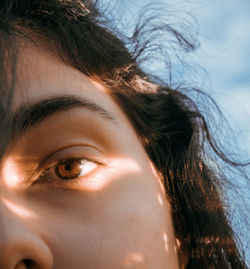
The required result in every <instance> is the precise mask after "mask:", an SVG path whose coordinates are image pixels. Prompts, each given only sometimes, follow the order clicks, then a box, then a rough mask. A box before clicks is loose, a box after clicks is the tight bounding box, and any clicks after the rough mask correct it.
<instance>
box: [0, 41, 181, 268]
mask: <svg viewBox="0 0 250 269" xmlns="http://www.w3.org/2000/svg"><path fill="white" fill-rule="evenodd" d="M14 111H15V134H16V135H15V137H14V138H13V139H12V141H11V143H10V145H9V147H8V150H7V152H6V154H5V156H4V158H3V160H2V163H1V178H0V268H5V269H14V268H15V269H21V268H22V269H23V268H38V269H40V268H41V269H49V268H50V269H51V268H55V269H64V268H65V269H79V268H86V269H92V268H93V269H118V268H152V269H158V268H159V269H162V268H171V269H174V268H178V261H177V254H176V247H175V238H174V232H173V227H172V221H171V216H170V209H169V205H168V202H167V200H166V197H165V194H164V190H163V188H162V186H161V184H160V180H159V177H158V176H157V174H156V173H155V171H154V169H153V167H152V165H151V163H150V160H149V159H148V157H147V154H146V152H145V150H144V148H143V147H142V145H141V144H140V142H139V139H138V137H137V135H136V133H135V131H134V130H133V128H132V126H131V124H130V123H129V121H128V119H127V118H126V116H125V114H124V113H123V112H122V111H121V109H120V108H119V106H118V105H117V104H116V103H115V101H114V100H113V99H112V98H111V96H110V95H109V94H108V93H107V91H106V90H105V88H104V87H103V86H101V85H99V84H98V83H96V82H94V81H91V80H90V79H89V78H87V77H86V76H84V75H83V74H82V73H80V72H79V71H78V70H76V69H74V68H72V67H70V66H68V65H66V64H65V63H63V62H62V61H61V60H60V59H59V58H57V57H55V56H53V55H52V54H49V53H48V52H45V50H43V49H41V48H40V49H39V48H35V47H32V46H26V47H25V48H24V49H22V52H21V53H20V56H19V62H18V73H17V90H16V93H15V98H14ZM31 261H32V262H31ZM29 265H30V267H29ZM32 265H36V266H37V267H35V266H34V267H32Z"/></svg>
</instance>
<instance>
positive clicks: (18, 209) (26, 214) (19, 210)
mask: <svg viewBox="0 0 250 269" xmlns="http://www.w3.org/2000/svg"><path fill="white" fill-rule="evenodd" d="M2 201H3V202H4V204H5V205H6V206H7V207H8V208H9V209H10V210H11V211H12V212H13V213H14V214H15V215H17V216H19V217H22V218H29V219H35V218H37V217H38V216H37V215H36V214H35V213H34V212H32V211H30V210H28V209H26V208H24V207H22V206H20V205H18V204H16V203H13V202H11V201H9V200H7V199H5V198H2Z"/></svg>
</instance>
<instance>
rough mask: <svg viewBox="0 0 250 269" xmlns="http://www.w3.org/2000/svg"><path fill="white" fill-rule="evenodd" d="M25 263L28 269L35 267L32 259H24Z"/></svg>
mask: <svg viewBox="0 0 250 269" xmlns="http://www.w3.org/2000/svg"><path fill="white" fill-rule="evenodd" d="M23 263H24V264H25V266H26V267H27V268H32V266H34V262H33V261H32V260H30V259H24V260H23Z"/></svg>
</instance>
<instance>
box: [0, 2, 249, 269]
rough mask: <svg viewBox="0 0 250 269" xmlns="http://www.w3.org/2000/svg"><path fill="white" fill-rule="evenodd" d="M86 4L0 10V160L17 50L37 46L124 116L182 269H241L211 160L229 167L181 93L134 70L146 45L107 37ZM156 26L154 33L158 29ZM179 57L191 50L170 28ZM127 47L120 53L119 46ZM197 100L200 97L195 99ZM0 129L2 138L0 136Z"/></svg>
mask: <svg viewBox="0 0 250 269" xmlns="http://www.w3.org/2000/svg"><path fill="white" fill-rule="evenodd" d="M108 25H109V24H108V23H107V20H106V19H105V17H104V16H103V14H102V13H101V12H100V11H99V10H98V3H97V2H94V1H90V0H63V1H62V0H61V1H60V0H4V1H2V2H1V7H0V50H1V53H0V57H1V58H0V69H1V73H0V79H1V85H0V87H1V89H0V98H1V100H0V101H1V102H0V120H1V121H0V124H1V126H0V130H1V152H2V154H3V152H4V147H5V145H6V144H7V140H8V139H10V137H11V134H10V133H9V132H10V129H11V128H10V127H11V109H10V107H11V102H12V95H13V91H14V90H15V63H16V61H17V58H18V44H19V42H22V41H23V40H28V41H29V42H34V43H36V42H43V43H42V44H43V45H44V46H46V47H49V49H50V50H52V51H53V53H55V54H58V55H59V56H60V57H61V59H62V60H63V61H64V62H66V63H67V64H68V65H71V66H73V67H75V68H77V69H78V70H80V71H81V72H82V73H84V74H85V75H87V76H88V77H91V78H93V79H95V80H97V81H99V82H100V83H102V84H103V85H104V86H105V87H106V88H107V89H108V91H109V93H110V94H111V95H112V96H113V98H115V100H116V102H117V103H118V104H119V105H120V107H121V108H122V109H123V111H124V112H125V113H126V115H127V117H128V118H129V120H130V122H131V123H132V125H133V127H134V129H135V130H136V132H137V134H138V136H139V138H140V140H141V143H142V144H143V146H144V148H145V150H146V152H147V154H148V156H149V157H150V159H151V160H152V162H153V164H154V166H155V167H156V169H157V170H158V172H159V173H160V175H161V179H162V182H163V183H164V186H165V190H166V196H167V199H168V200H169V202H170V204H171V207H172V217H173V221H174V227H175V234H176V237H177V238H179V240H180V241H181V242H182V246H183V252H184V253H186V255H187V262H186V265H185V268H203V269H204V268H220V269H223V268H225V269H226V268H227V269H229V268H237V269H240V268H242V269H243V268H247V265H246V264H245V261H244V257H243V254H242V252H241V251H239V246H238V243H237V242H238V241H237V240H236V236H235V234H234V231H233V229H232V227H231V225H230V222H229V220H228V213H227V211H226V209H225V205H224V200H223V184H224V183H225V182H227V180H226V176H225V175H223V174H222V173H220V172H219V170H218V168H217V167H215V165H214V163H215V162H216V160H222V161H223V162H225V163H227V164H229V165H231V166H237V165H238V166H239V165H240V164H237V163H236V162H234V161H231V160H230V159H229V158H227V156H226V155H225V154H224V153H223V152H222V151H221V150H220V148H219V147H218V146H217V144H216V142H215V140H214V139H213V138H212V136H211V135H210V131H209V127H208V124H207V121H206V119H205V116H204V115H203V114H202V113H201V111H200V110H199V108H198V106H197V105H196V103H195V101H193V100H192V99H191V98H190V97H188V95H187V92H188V91H190V92H191V91H196V92H199V91H198V90H195V89H189V90H185V89H184V87H183V88H181V87H176V88H173V87H172V86H171V85H167V84H166V83H164V82H162V81H160V80H157V78H156V77H154V76H151V75H150V74H147V73H146V72H145V71H143V70H142V68H141V60H142V57H141V55H142V54H143V51H145V49H147V46H148V44H149V43H147V39H145V36H143V35H142V32H143V26H139V25H137V27H136V28H135V31H134V34H133V35H132V36H131V38H130V39H128V38H126V37H125V36H124V35H122V34H120V33H118V32H117V31H115V30H111V29H110V28H109V27H108ZM161 27H162V28H161ZM160 28H161V30H162V29H164V30H165V31H168V32H169V33H170V34H171V35H172V37H173V38H174V40H175V41H176V42H177V43H178V44H179V45H181V46H183V47H184V48H185V49H186V50H189V49H190V50H192V49H194V47H195V46H194V44H193V43H192V42H191V41H190V40H189V39H187V38H186V37H185V36H183V35H182V34H181V33H179V32H178V31H176V30H175V29H174V28H172V27H170V25H166V24H165V25H164V26H155V27H154V29H151V32H150V33H153V32H154V31H157V29H160ZM128 42H130V44H133V46H131V47H130V48H132V47H133V49H128V46H126V44H128ZM200 95H203V96H204V94H203V93H202V92H200ZM2 130H5V132H2Z"/></svg>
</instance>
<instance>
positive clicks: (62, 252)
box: [44, 171, 176, 269]
mask: <svg viewBox="0 0 250 269" xmlns="http://www.w3.org/2000/svg"><path fill="white" fill-rule="evenodd" d="M53 200H54V199H53ZM54 201H55V200H54ZM50 214H51V216H52V217H51V218H50V219H49V221H47V222H46V224H44V225H45V226H46V225H47V231H49V234H48V233H47V235H46V237H47V238H48V240H49V241H50V242H49V243H50V245H51V248H53V251H54V253H55V261H58V262H59V264H58V267H60V266H61V267H60V268H62V258H63V257H67V258H65V261H63V262H64V266H65V263H66V264H67V266H68V267H67V266H65V268H77V267H73V264H74V266H78V268H80V265H81V267H83V266H84V268H96V269H97V268H98V269H99V268H102V269H106V268H107V269H113V268H128V267H133V266H134V267H133V268H144V267H145V266H149V267H148V268H158V267H156V266H155V265H156V264H157V266H158V265H159V268H162V266H165V265H169V266H170V265H171V264H172V265H171V266H172V267H171V266H170V267H169V268H175V265H174V264H175V263H176V254H175V253H174V244H173V242H174V235H173V229H172V221H171V217H170V213H169V208H168V204H167V202H166V198H165V196H164V193H163V191H162V189H161V187H160V184H159V181H158V179H157V178H155V177H154V175H153V174H152V173H148V172H147V173H145V172H143V171H141V172H137V173H127V174H126V175H120V176H119V177H116V179H115V180H113V181H111V182H109V184H107V185H106V186H105V187H104V188H102V189H101V190H98V191H94V192H93V191H92V192H89V193H87V192H84V193H75V194H66V195H64V197H63V199H62V200H60V201H57V202H54V205H53V210H51V211H50ZM69 253H70V255H69ZM60 263H61V264H60ZM59 265H60V266H59ZM136 266H142V267H136ZM150 266H152V267H150ZM160 266H161V267H160Z"/></svg>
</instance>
